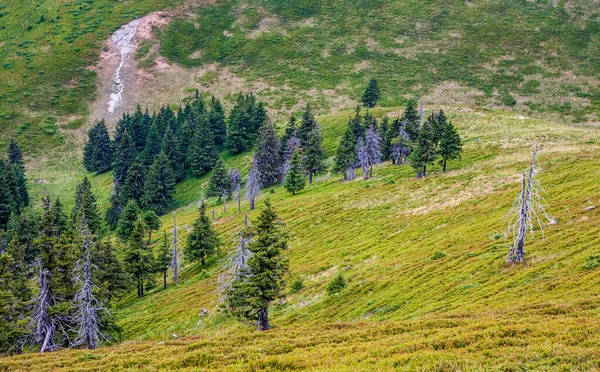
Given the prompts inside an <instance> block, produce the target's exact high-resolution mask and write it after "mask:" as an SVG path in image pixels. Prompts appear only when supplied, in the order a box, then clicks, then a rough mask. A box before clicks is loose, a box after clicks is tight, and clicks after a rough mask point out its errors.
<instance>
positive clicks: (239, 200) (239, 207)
mask: <svg viewBox="0 0 600 372" xmlns="http://www.w3.org/2000/svg"><path fill="white" fill-rule="evenodd" d="M237 192H238V213H242V188H241V187H240V186H239V185H238V187H237Z"/></svg>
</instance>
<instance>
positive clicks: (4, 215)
mask: <svg viewBox="0 0 600 372" xmlns="http://www.w3.org/2000/svg"><path fill="white" fill-rule="evenodd" d="M11 173H12V172H11V171H10V167H9V165H8V163H6V161H5V160H4V159H0V229H4V228H6V224H7V223H8V220H9V219H10V215H11V213H13V212H15V211H16V204H15V200H14V197H13V190H12V189H13V188H12V187H11V185H12V178H11V177H10V174H11Z"/></svg>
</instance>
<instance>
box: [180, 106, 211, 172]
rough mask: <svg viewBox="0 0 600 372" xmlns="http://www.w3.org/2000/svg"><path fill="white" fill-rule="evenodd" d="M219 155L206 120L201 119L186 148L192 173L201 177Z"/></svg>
mask: <svg viewBox="0 0 600 372" xmlns="http://www.w3.org/2000/svg"><path fill="white" fill-rule="evenodd" d="M218 156H219V154H218V153H217V148H216V146H215V140H214V137H213V134H212V131H211V130H210V127H209V125H208V120H206V118H205V117H203V118H202V120H200V121H199V122H198V123H197V124H196V128H195V130H194V137H193V140H192V143H190V145H189V147H188V154H187V161H188V163H189V166H190V169H191V171H192V173H193V174H194V175H196V176H201V175H203V174H204V173H206V172H208V171H210V170H211V169H212V168H213V166H214V165H215V162H216V161H217V158H218Z"/></svg>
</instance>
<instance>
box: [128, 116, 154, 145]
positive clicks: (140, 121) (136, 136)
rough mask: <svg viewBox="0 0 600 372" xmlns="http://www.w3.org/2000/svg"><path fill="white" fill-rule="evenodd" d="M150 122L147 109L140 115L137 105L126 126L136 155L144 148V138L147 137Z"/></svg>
mask: <svg viewBox="0 0 600 372" xmlns="http://www.w3.org/2000/svg"><path fill="white" fill-rule="evenodd" d="M151 122H152V119H151V117H150V115H149V114H148V109H146V112H145V113H142V108H141V107H140V105H138V106H137V107H136V109H135V113H134V114H133V116H131V118H130V120H129V125H128V126H127V129H128V131H129V134H130V135H131V138H132V139H133V142H134V143H135V148H136V149H137V151H138V153H141V152H142V151H143V150H144V148H145V147H146V137H147V136H148V129H150V124H151Z"/></svg>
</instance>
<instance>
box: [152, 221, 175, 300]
mask: <svg viewBox="0 0 600 372" xmlns="http://www.w3.org/2000/svg"><path fill="white" fill-rule="evenodd" d="M172 261H173V252H172V251H171V249H170V247H169V241H168V240H167V232H166V231H165V232H164V235H163V241H162V243H161V244H160V245H159V246H158V248H157V249H156V252H155V255H154V264H155V268H154V269H155V271H156V272H157V273H160V274H162V275H163V289H167V273H168V272H169V267H171V262H172Z"/></svg>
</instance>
